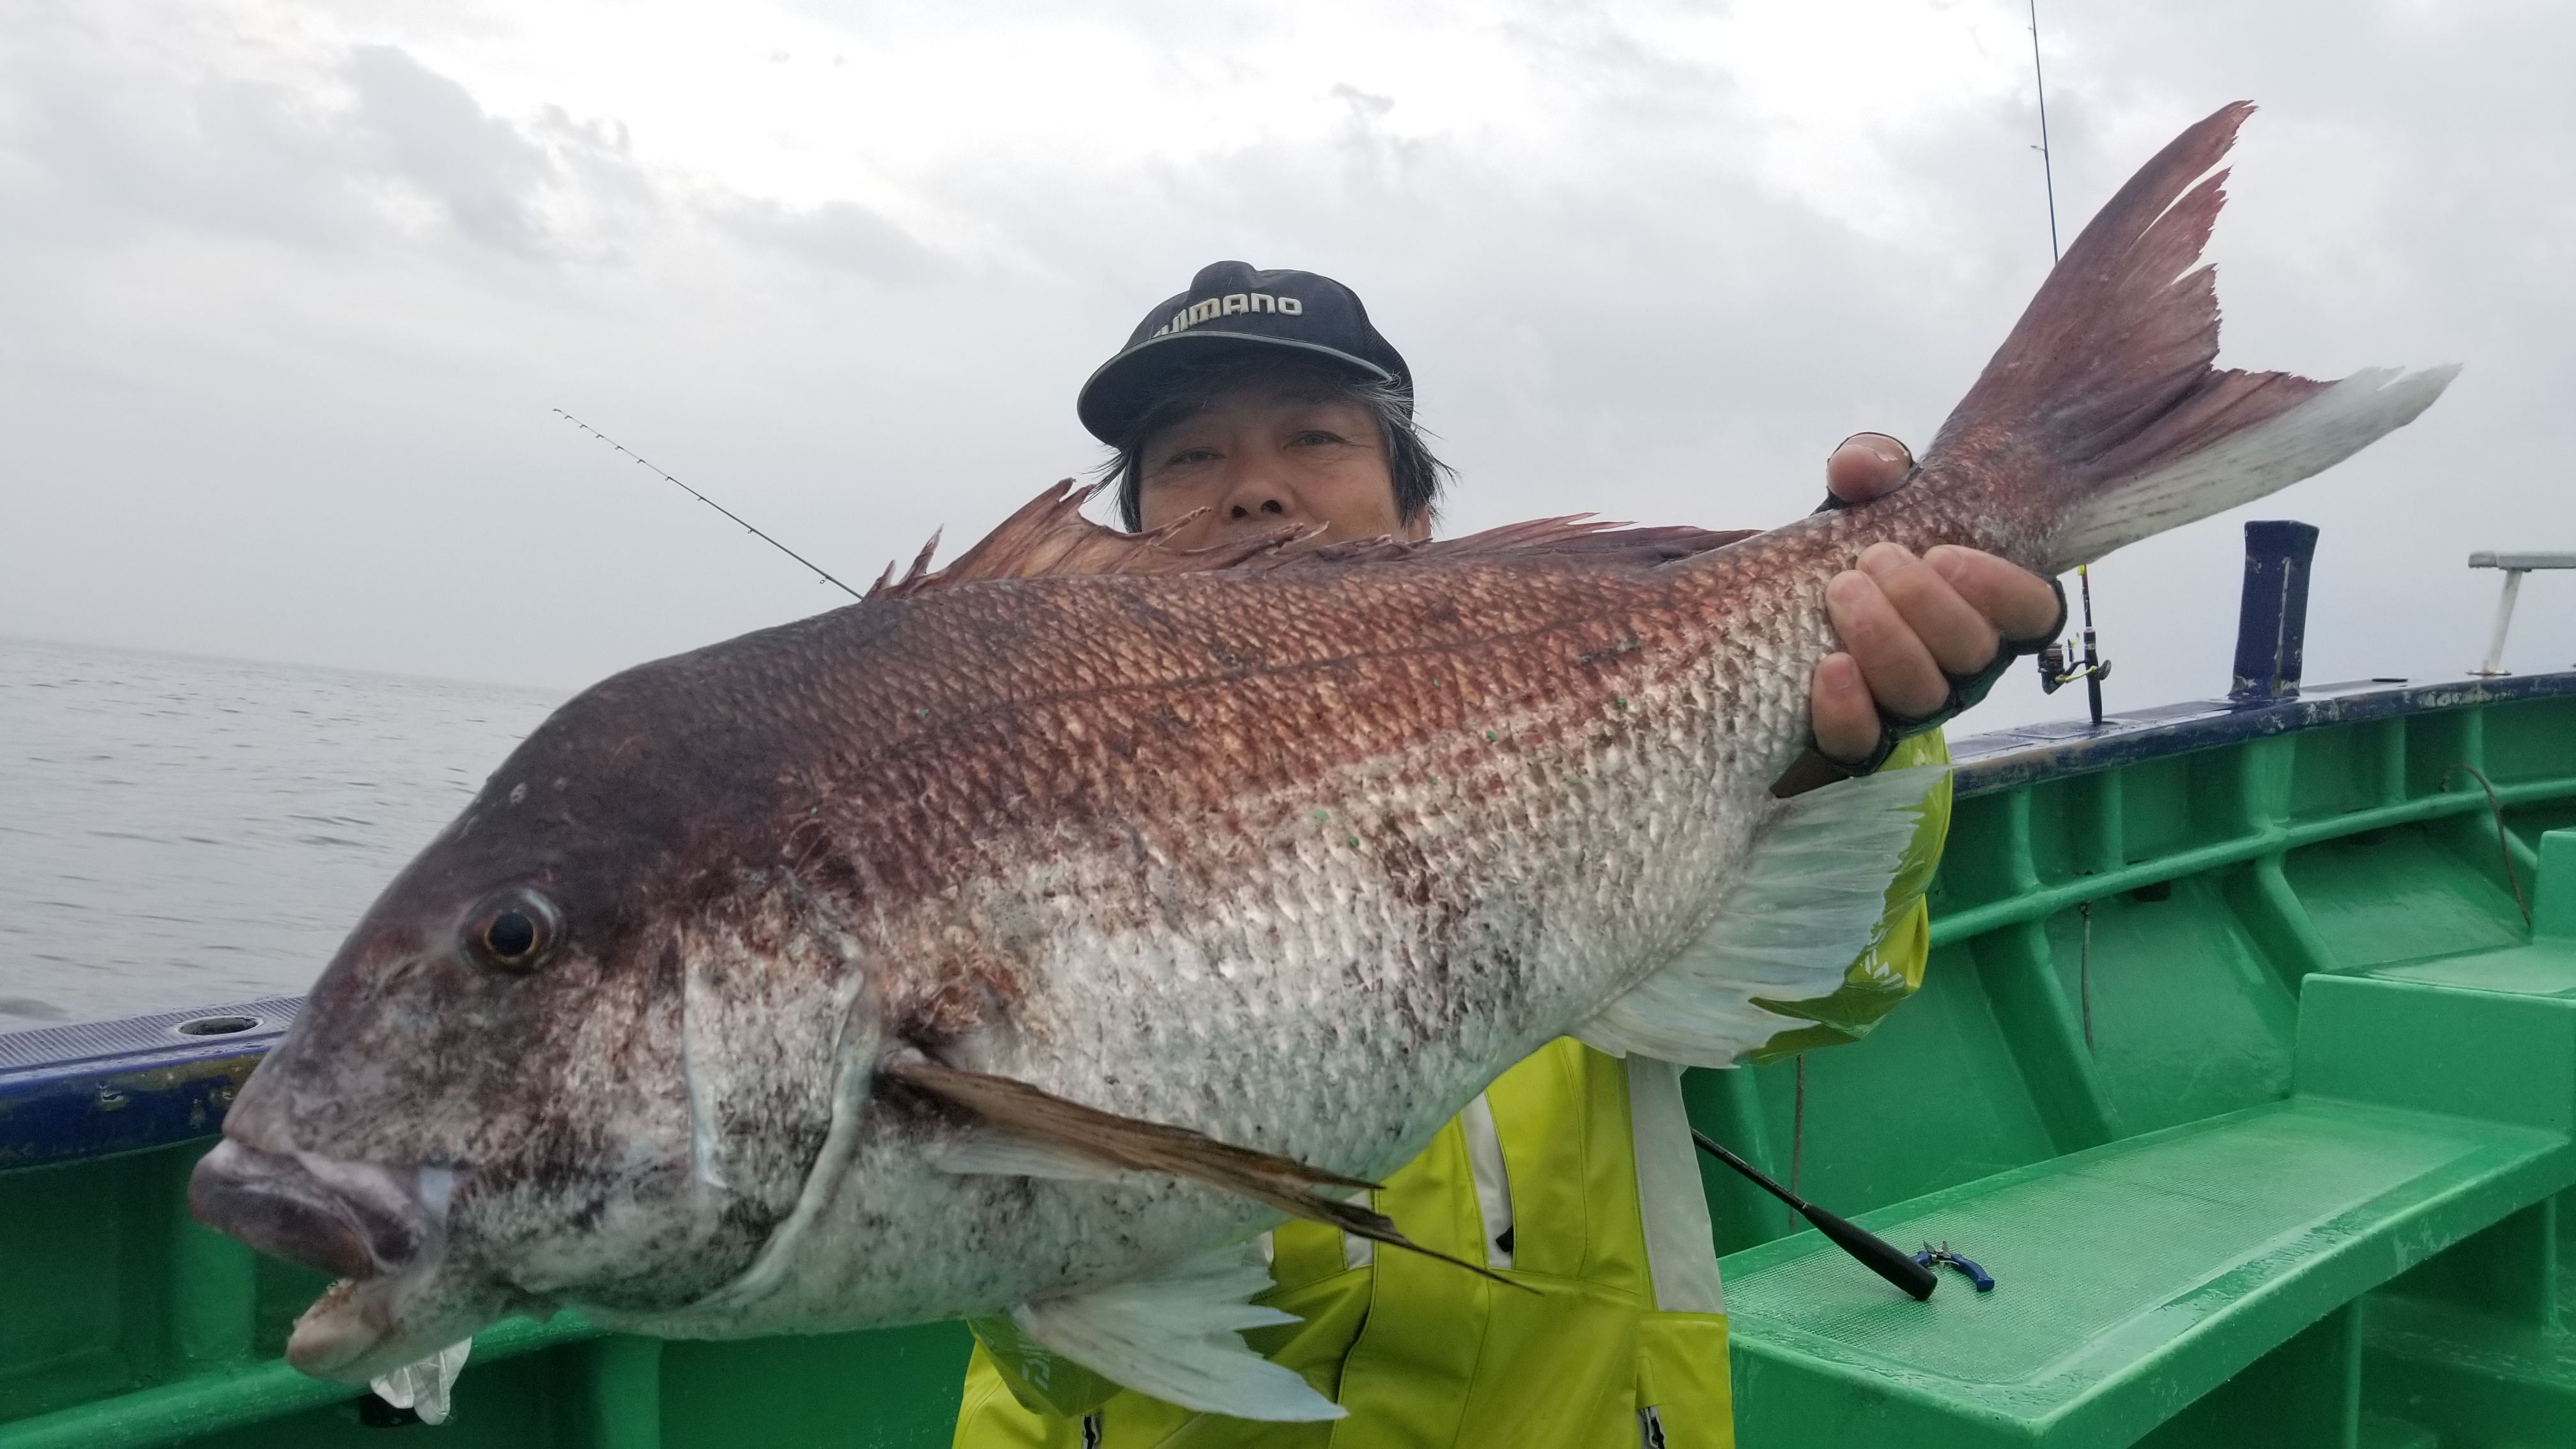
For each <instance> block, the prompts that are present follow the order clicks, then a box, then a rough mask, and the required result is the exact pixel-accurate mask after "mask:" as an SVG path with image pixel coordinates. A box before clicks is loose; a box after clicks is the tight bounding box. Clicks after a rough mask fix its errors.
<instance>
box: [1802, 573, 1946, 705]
mask: <svg viewBox="0 0 2576 1449" xmlns="http://www.w3.org/2000/svg"><path fill="white" fill-rule="evenodd" d="M1825 612H1826V614H1827V616H1828V617H1830V618H1831V619H1832V620H1833V625H1834V633H1835V634H1837V635H1839V636H1840V637H1841V639H1842V642H1843V648H1844V649H1846V650H1848V651H1849V652H1850V654H1851V656H1852V659H1853V660H1854V661H1855V662H1856V663H1858V664H1859V665H1860V672H1861V677H1862V678H1863V679H1865V680H1867V681H1868V683H1869V692H1870V697H1871V698H1873V699H1875V700H1876V701H1877V702H1878V704H1879V706H1880V707H1881V708H1883V709H1885V710H1887V711H1888V712H1889V713H1891V714H1899V715H1926V714H1930V713H1932V712H1933V711H1934V710H1937V709H1939V708H1940V707H1941V706H1942V705H1943V704H1944V703H1946V702H1947V701H1948V700H1949V698H1950V681H1949V680H1948V679H1947V678H1946V677H1944V676H1943V675H1942V673H1941V667H1940V665H1938V664H1936V663H1935V662H1933V659H1932V654H1931V651H1929V650H1927V649H1925V648H1924V647H1923V641H1922V640H1920V639H1917V638H1916V637H1914V630H1913V628H1912V627H1911V626H1909V625H1908V624H1907V623H1906V622H1905V618H1904V616H1903V615H1901V614H1899V613H1898V612H1897V611H1896V606H1895V605H1894V604H1892V603H1890V602H1889V601H1888V598H1887V595H1886V593H1884V592H1883V591H1882V590H1880V588H1879V586H1878V582H1877V580H1875V579H1872V578H1871V577H1870V576H1869V575H1867V574H1865V573H1862V572H1860V571H1859V570H1857V569H1847V570H1845V571H1843V572H1842V573H1839V574H1836V575H1835V576H1834V579H1833V582H1831V583H1829V584H1827V585H1825Z"/></svg>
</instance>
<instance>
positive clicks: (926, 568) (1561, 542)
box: [868, 478, 1754, 599]
mask: <svg viewBox="0 0 2576 1449" xmlns="http://www.w3.org/2000/svg"><path fill="white" fill-rule="evenodd" d="M1105 486H1106V485H1105V484H1099V483H1094V484H1090V485H1088V486H1086V487H1076V486H1075V485H1074V482H1073V480H1072V479H1070V478H1067V479H1065V480H1063V481H1062V482H1059V483H1057V484H1056V485H1055V486H1053V487H1051V488H1049V489H1047V490H1046V491H1044V492H1042V493H1040V494H1039V495H1038V496H1037V497H1035V498H1032V499H1030V500H1029V501H1028V502H1027V503H1025V504H1023V505H1021V507H1020V509H1019V511H1018V512H1016V513H1014V514H1012V515H1011V516H1010V517H1009V518H1006V519H1004V520H1002V523H1001V526H1000V527H998V528H996V529H994V530H993V531H992V532H991V533H988V534H986V535H985V536H984V538H983V540H982V541H981V542H979V543H977V544H976V545H975V546H974V547H973V548H970V549H968V550H966V552H964V553H963V554H960V555H959V556H958V558H957V561H956V562H955V563H952V564H950V565H949V566H948V567H946V568H944V569H939V570H937V571H935V572H934V571H932V569H931V567H930V558H931V555H932V554H934V553H936V552H937V551H938V549H939V536H938V535H937V534H933V535H931V538H930V542H928V543H926V544H923V545H922V547H921V552H920V553H918V554H916V555H914V557H913V560H912V566H911V567H910V568H909V569H907V570H905V571H904V573H903V575H902V576H901V577H899V578H898V577H897V576H896V574H895V571H894V565H892V564H888V565H886V570H885V572H884V573H883V574H882V575H880V576H879V577H878V579H877V581H876V584H875V586H874V587H872V588H870V589H869V590H868V597H869V598H871V599H875V598H901V597H904V596H905V595H909V594H919V593H925V592H928V591H930V590H933V589H941V588H946V587H948V586H949V585H952V584H970V583H980V582H985V581H989V580H994V579H1035V578H1062V577H1067V576H1071V575H1079V574H1190V573H1215V572H1219V571H1222V570H1227V569H1237V570H1246V571H1261V570H1269V569H1286V568H1301V569H1302V568H1319V567H1326V566H1330V565H1336V564H1339V565H1352V564H1377V563H1393V562H1396V561H1398V560H1402V559H1423V560H1461V559H1476V558H1501V557H1515V558H1538V557H1547V556H1554V557H1571V558H1583V559H1587V560H1591V561H1595V562H1602V563H1631V564H1658V563H1667V562H1671V561H1672V560H1675V559H1683V558H1690V557H1692V556H1694V555H1697V554H1703V553H1707V552H1709V551H1710V550H1712V549H1718V548H1723V547H1725V546H1726V545H1728V544H1730V543H1734V542H1737V541H1738V540H1741V539H1745V538H1749V537H1751V536H1752V535H1753V533H1754V530H1752V529H1706V528H1687V527H1674V528H1634V527H1630V526H1629V525H1627V524H1623V523H1608V522H1604V521H1602V520H1599V519H1596V518H1592V517H1590V516H1588V515H1582V514H1578V515H1574V516H1572V517H1566V518H1535V519H1531V520H1529V521H1528V522H1525V523H1511V524H1505V525H1504V526H1502V527H1500V528H1489V529H1487V530H1485V531H1484V532H1482V533H1471V534H1467V535H1466V536H1464V537H1461V538H1444V539H1438V540H1432V541H1415V540H1406V539H1395V538H1364V539H1355V540H1353V541H1351V542H1349V543H1336V544H1327V545H1325V546H1324V547H1321V548H1314V549H1306V550H1303V551H1299V552H1293V553H1292V552H1289V551H1287V546H1288V545H1289V544H1292V543H1296V542H1298V541H1300V540H1302V539H1304V538H1306V537H1308V536H1309V535H1311V534H1312V533H1313V532H1314V531H1315V526H1313V525H1306V526H1301V527H1294V528H1282V529H1274V530H1272V531H1271V532H1269V533H1265V534H1262V535H1260V536H1259V537H1256V538H1251V539H1244V540H1238V541H1236V542H1233V543H1225V544H1218V545H1216V546H1214V547H1212V548H1188V549H1185V548H1175V547H1173V546H1172V543H1171V539H1172V536H1173V535H1174V534H1175V533H1178V532H1179V531H1180V530H1181V529H1184V528H1186V527H1188V526H1189V525H1190V524H1192V523H1194V522H1196V521H1197V520H1198V517H1199V514H1198V513H1189V514H1185V515H1183V516H1182V517H1180V518H1176V519H1174V520H1172V521H1171V522H1170V523H1167V524H1165V525H1163V526H1162V527H1160V528H1157V529H1153V530H1150V531H1148V532H1145V533H1121V532H1119V531H1118V530H1116V529H1114V528H1104V527H1102V526H1101V525H1099V524H1097V523H1094V522H1092V521H1091V520H1090V519H1088V518H1085V517H1083V516H1082V509H1083V505H1084V504H1086V503H1089V502H1090V501H1091V500H1092V499H1093V498H1094V497H1096V496H1098V495H1099V493H1100V490H1101V489H1102V488H1103V487H1105Z"/></svg>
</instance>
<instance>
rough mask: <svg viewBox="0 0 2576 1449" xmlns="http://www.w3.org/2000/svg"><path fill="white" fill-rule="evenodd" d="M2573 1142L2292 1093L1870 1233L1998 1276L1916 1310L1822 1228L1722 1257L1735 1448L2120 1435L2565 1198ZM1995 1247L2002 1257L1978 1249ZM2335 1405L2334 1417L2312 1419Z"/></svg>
mask: <svg viewBox="0 0 2576 1449" xmlns="http://www.w3.org/2000/svg"><path fill="white" fill-rule="evenodd" d="M2568 1175H2569V1153H2568V1146H2567V1139H2566V1138H2565V1137H2564V1136H2562V1135H2560V1134H2557V1133H2553V1132H2548V1131H2544V1130H2541V1129H2537V1128H2532V1127H2527V1126H2516V1125H2507V1124H2499V1123H2489V1122H2477V1121H2473V1120H2468V1119H2463V1118H2458V1117H2450V1116H2444V1115H2439V1114H2435V1113H2428V1112H2408V1111H2400V1110H2394V1109H2390V1108H2386V1107H2378V1106H2371V1105H2367V1104H2362V1103H2354V1102H2343V1101H2336V1100H2333V1099H2330V1098H2317V1097H2297V1098H2293V1099H2291V1100H2290V1101H2287V1102H2282V1103H2278V1104H2274V1105H2270V1106H2264V1107H2255V1108H2250V1109H2248V1110H2246V1111H2243V1112H2237V1113H2233V1114H2230V1115H2228V1116H2226V1117H2221V1118H2217V1119H2214V1120H2211V1121H2208V1122H2201V1123H2193V1124H2190V1125H2188V1126H2183V1127H2176V1128H2170V1129H2167V1130H2166V1131H2163V1132H2158V1133H2154V1134H2152V1135H2149V1136H2146V1137H2140V1138H2136V1139H2133V1140H2130V1141H2126V1142H2120V1143H2115V1144H2113V1145H2111V1146H2108V1147H2101V1148H2095V1149H2093V1150H2091V1151H2089V1152H2082V1153H2077V1154H2074V1155H2073V1156H2070V1157H2066V1158H2061V1159H2057V1160H2054V1161H2050V1162H2047V1163H2042V1164H2038V1165H2035V1166H2032V1167H2028V1168H2024V1169H2021V1170H2019V1171H2016V1172H2012V1173H2007V1174H2004V1175H2002V1176H2001V1177H1998V1178H1993V1179H1988V1180H1986V1181H1982V1182H1978V1183H1974V1184H1971V1185H1968V1186H1965V1187H1961V1188H1956V1189H1953V1190H1951V1191H1948V1192H1943V1193H1935V1194H1933V1195H1931V1196H1929V1197H1925V1198H1921V1199H1918V1200H1916V1201H1914V1202H1911V1203H1907V1204H1905V1205H1903V1206H1902V1207H1899V1208H1894V1209H1889V1210H1886V1211H1883V1212H1880V1213H1876V1214H1872V1215H1870V1216H1869V1217H1867V1218H1865V1219H1864V1222H1865V1224H1866V1225H1867V1226H1868V1227H1870V1228H1871V1229H1872V1230H1873V1231H1875V1232H1877V1233H1879V1234H1880V1235H1881V1236H1883V1237H1886V1238H1888V1239H1890V1240H1891V1241H1895V1242H1898V1243H1900V1244H1903V1245H1906V1246H1912V1245H1913V1244H1915V1243H1918V1242H1930V1243H1942V1242H1947V1243H1949V1244H1950V1245H1952V1246H1953V1247H1955V1248H1957V1249H1958V1250H1959V1251H1961V1252H1963V1253H1966V1254H1967V1255H1969V1256H1970V1257H1974V1258H1977V1259H1978V1260H1979V1261H1980V1262H1981V1263H1982V1264H1983V1265H1984V1267H1985V1268H1986V1269H1987V1271H1988V1272H1990V1273H1992V1274H1993V1275H1994V1277H1995V1279H1996V1287H1995V1289H1994V1291H1993V1292H1991V1293H1977V1292H1974V1291H1972V1290H1971V1289H1970V1286H1969V1284H1968V1282H1967V1281H1966V1280H1965V1279H1964V1278H1960V1277H1956V1276H1951V1277H1949V1278H1948V1279H1947V1280H1946V1281H1945V1282H1944V1283H1943V1284H1942V1286H1941V1288H1940V1290H1939V1291H1937V1292H1935V1293H1934V1294H1933V1296H1932V1298H1931V1299H1930V1301H1928V1302H1925V1303H1920V1304H1917V1303H1914V1302H1911V1301H1908V1300H1906V1299H1904V1298H1902V1297H1900V1296H1898V1295H1896V1294H1895V1293H1893V1292H1892V1291H1890V1290H1888V1289H1887V1288H1886V1287H1885V1286H1884V1285H1882V1284H1880V1283H1878V1282H1877V1281H1876V1280H1875V1279H1871V1278H1867V1277H1865V1276H1861V1275H1856V1274H1854V1273H1852V1272H1851V1271H1850V1265H1849V1263H1848V1260H1846V1259H1844V1258H1843V1257H1842V1255H1841V1253H1840V1252H1839V1250H1837V1249H1835V1248H1833V1247H1831V1246H1830V1245H1828V1244H1826V1243H1825V1242H1824V1241H1823V1239H1822V1238H1821V1237H1820V1236H1819V1235H1817V1234H1814V1233H1800V1234H1797V1235H1795V1236H1793V1237H1789V1238H1784V1239H1780V1240H1777V1241H1775V1242H1772V1243H1768V1244H1764V1245H1763V1246H1761V1247H1759V1248H1754V1249H1751V1250H1749V1251H1747V1252H1744V1253H1741V1254H1737V1255H1735V1256H1734V1257H1732V1258H1730V1259H1729V1266H1730V1267H1731V1268H1734V1269H1735V1270H1736V1271H1735V1273H1734V1274H1733V1275H1732V1276H1731V1277H1730V1279H1729V1281H1728V1283H1727V1306H1728V1309H1729V1311H1730V1312H1731V1313H1732V1314H1733V1315H1734V1324H1735V1341H1736V1347H1737V1351H1736V1356H1735V1359H1736V1367H1737V1371H1738V1375H1739V1379H1738V1387H1737V1396H1738V1402H1739V1403H1741V1404H1743V1405H1744V1406H1745V1410H1746V1412H1747V1413H1748V1414H1749V1413H1752V1412H1758V1413H1759V1414H1760V1415H1761V1416H1763V1418H1765V1419H1768V1418H1771V1417H1772V1416H1779V1417H1780V1419H1781V1420H1782V1422H1780V1423H1779V1424H1776V1425H1774V1424H1768V1423H1760V1422H1746V1423H1743V1424H1740V1425H1739V1430H1740V1433H1741V1435H1742V1437H1743V1438H1744V1439H1745V1440H1746V1441H1747V1442H1761V1443H1790V1442H1795V1440H1794V1437H1793V1436H1792V1434H1791V1433H1790V1432H1789V1431H1790V1430H1791V1427H1792V1425H1793V1424H1795V1425H1804V1426H1807V1427H1808V1428H1809V1430H1810V1431H1812V1429H1813V1426H1815V1425H1816V1424H1818V1423H1819V1422H1825V1423H1833V1424H1835V1425H1836V1429H1837V1434H1836V1435H1835V1436H1829V1438H1828V1439H1827V1440H1826V1441H1825V1442H1842V1443H1873V1444H1908V1445H1927V1446H1928V1445H1963V1446H1964V1445H1986V1444H1993V1445H2003V1444H2047V1445H2050V1446H2068V1449H2071V1446H2077V1445H2095V1444H2128V1443H2132V1442H2135V1441H2136V1440H2137V1439H2138V1438H2139V1437H2141V1436H2142V1435H2143V1434H2145V1433H2146V1432H2147V1431H2148V1430H2150V1429H2152V1428H2154V1427H2155V1426H2156V1425H2158V1424H2160V1423H2162V1422H2163V1421H2164V1420H2166V1419H2167V1418H2169V1417H2171V1415H2172V1414H2173V1412H2174V1410H2175V1409H2176V1408H2177V1407H2178V1406H2180V1405H2182V1404H2185V1403H2188V1402H2190V1401H2192V1400H2194V1399H2196V1398H2199V1397H2200V1396H2201V1395H2203V1394H2206V1393H2208V1392H2209V1391H2210V1390H2212V1389H2214V1388H2216V1387H2217V1386H2218V1385H2219V1384H2221V1383H2223V1382H2225V1381H2226V1380H2228V1379H2230V1378H2232V1377H2234V1376H2235V1375H2236V1374H2237V1373H2238V1372H2239V1371H2241V1370H2243V1369H2245V1368H2246V1367H2247V1366H2248V1365H2250V1364H2252V1363H2253V1362H2255V1361H2256V1360H2257V1359H2259V1358H2261V1357H2263V1356H2264V1355H2265V1354H2267V1353H2269V1352H2271V1351H2272V1350H2273V1349H2274V1348H2275V1347H2277V1346H2278V1345H2280V1344H2282V1343H2284V1342H2286V1341H2288V1340H2289V1339H2291V1338H2292V1337H2294V1336H2295V1335H2297V1334H2298V1333H2299V1332H2300V1331H2301V1330H2303V1329H2305V1328H2307V1327H2308V1325H2310V1324H2311V1323H2314V1322H2316V1321H2317V1320H2318V1319H2320V1318H2322V1317H2324V1316H2325V1315H2327V1314H2329V1313H2331V1312H2333V1311H2334V1310H2336V1309H2337V1308H2339V1307H2341V1306H2342V1305H2343V1304H2345V1303H2346V1302H2348V1301H2349V1300H2351V1299H2353V1298H2354V1297H2356V1296H2358V1295H2359V1294H2362V1293H2364V1292H2366V1291H2368V1290H2369V1289H2371V1288H2373V1287H2375V1286H2377V1285H2378V1284H2379V1283H2381V1282H2384V1281H2386V1280H2387V1279H2389V1278H2391V1277H2394V1276H2395V1275H2396V1274H2397V1273H2398V1272H2399V1271H2400V1270H2402V1269H2404V1268H2406V1267H2408V1266H2410V1265H2411V1264H2412V1263H2414V1262H2415V1261H2417V1260H2419V1259H2420V1258H2422V1257H2423V1256H2425V1255H2427V1254H2429V1253H2430V1252H2432V1251H2434V1250H2436V1249H2438V1248H2441V1247H2444V1246H2448V1245H2449V1244H2451V1243H2455V1242H2457V1241H2459V1240H2461V1239H2463V1238H2466V1237H2468V1236H2469V1235H2470V1234H2471V1233H2474V1232H2476V1231H2477V1230H2479V1229H2482V1228H2485V1227H2487V1226H2488V1225H2489V1224H2491V1223H2494V1222H2495V1221H2497V1220H2498V1219H2500V1218H2502V1217H2504V1216H2505V1215H2506V1214H2508V1213H2510V1212H2512V1211H2513V1210H2515V1209H2517V1208H2520V1207H2522V1206H2524V1205H2526V1204H2528V1203H2530V1202H2532V1201H2533V1200H2534V1199H2535V1198H2538V1197H2541V1196H2543V1195H2545V1194H2547V1193H2549V1192H2551V1191H2554V1190H2555V1189H2556V1188H2558V1187H2561V1186H2564V1185H2565V1183H2566V1181H2567V1178H2568ZM1989 1244H1993V1245H2001V1246H2000V1247H1999V1248H1994V1247H1988V1246H1987V1245H1989ZM2318 1407H2320V1408H2324V1409H2326V1410H2327V1411H2328V1416H2329V1417H2331V1406H2318Z"/></svg>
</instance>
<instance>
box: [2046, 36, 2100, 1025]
mask: <svg viewBox="0 0 2576 1449" xmlns="http://www.w3.org/2000/svg"><path fill="white" fill-rule="evenodd" d="M2030 81H2031V87H2032V89H2033V90H2035V91H2036V92H2037V93H2038V96H2039V144H2038V145H2037V146H2035V147H2032V148H2031V149H2033V150H2035V151H2037V152H2038V153H2039V179H2040V183H2041V184H2042V185H2043V186H2045V187H2046V188H2047V189H2048V264H2049V266H2050V267H2051V268H2052V269H2053V268H2055V267H2056V265H2057V262H2058V258H2059V252H2058V246H2057V158H2056V156H2055V155H2054V154H2053V153H2052V152H2051V151H2050V150H2049V147H2048V72H2047V71H2046V70H2044V69H2042V68H2041V66H2040V63H2039V0H2030ZM2075 579H2076V583H2077V585H2078V587H2080V588H2081V589H2082V590H2083V593H2084V667H2083V668H2081V669H2078V670H2074V671H2071V672H2070V671H2069V670H2068V669H2067V667H2066V656H2067V651H2066V650H2065V649H2064V648H2062V647H2060V646H2057V645H2051V646H2050V647H2049V648H2048V649H2047V650H2045V651H2044V652H2042V653H2041V655H2040V658H2039V677H2040V692H2041V693H2043V694H2055V693H2056V692H2057V690H2058V687H2059V686H2060V685H2067V684H2072V683H2074V682H2075V681H2076V680H2079V679H2081V680H2083V681H2084V702H2085V704H2086V706H2087V707H2088V708H2089V709H2090V710H2091V711H2092V714H2093V723H2094V724H2095V725H2097V726H2098V725H2100V724H2101V723H2102V681H2103V680H2104V679H2106V678H2108V677H2109V676H2110V673H2111V666H2110V664H2109V662H2108V661H2106V660H2104V659H2103V658H2102V653H2101V650H2100V649H2099V648H2098V647H2097V644H2096V639H2095V636H2094V632H2093V566H2092V565H2090V564H2077V565H2076V566H2075ZM2086 1042H2087V1044H2088V1045H2090V1043H2091V1038H2090V1035H2089V1033H2088V1035H2087V1038H2086Z"/></svg>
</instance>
